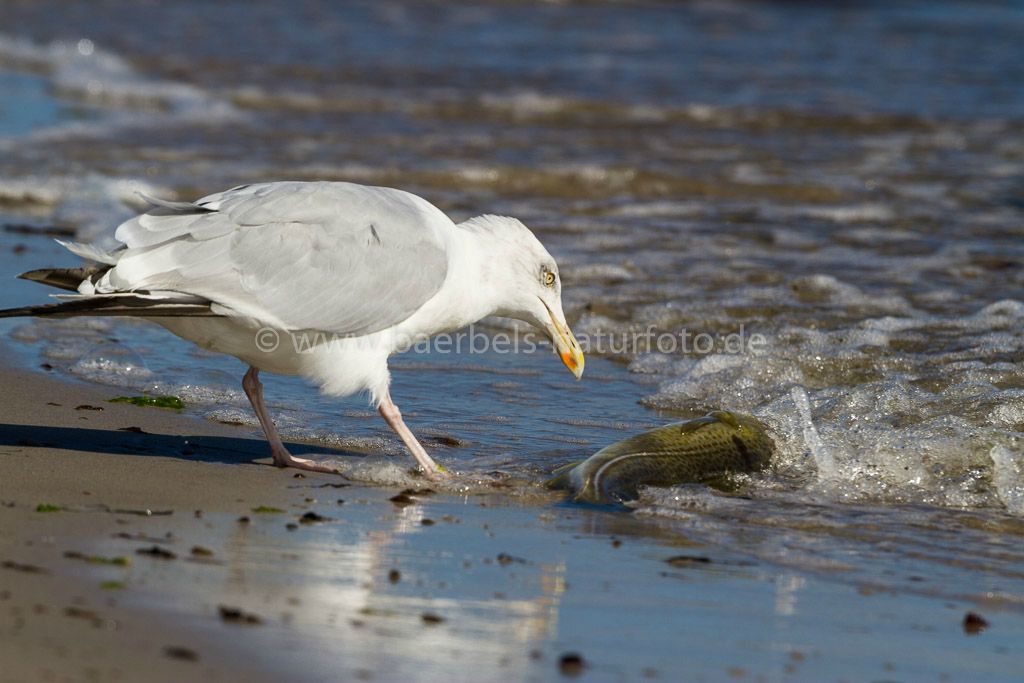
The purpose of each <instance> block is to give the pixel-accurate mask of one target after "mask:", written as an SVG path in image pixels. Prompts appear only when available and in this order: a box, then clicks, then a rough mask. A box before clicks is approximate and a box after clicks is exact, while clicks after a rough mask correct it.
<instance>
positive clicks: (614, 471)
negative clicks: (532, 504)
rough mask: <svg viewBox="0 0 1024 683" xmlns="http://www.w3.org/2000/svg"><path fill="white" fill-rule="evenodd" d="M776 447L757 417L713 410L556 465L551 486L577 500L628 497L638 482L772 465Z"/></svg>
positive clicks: (703, 478)
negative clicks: (561, 466) (581, 459)
mask: <svg viewBox="0 0 1024 683" xmlns="http://www.w3.org/2000/svg"><path fill="white" fill-rule="evenodd" d="M774 448H775V445H774V444H773V443H772V440H771V439H770V438H769V437H768V435H767V434H765V431H764V428H763V427H762V426H761V424H760V423H759V422H758V421H757V420H755V419H754V418H752V417H748V416H746V415H738V414H736V413H729V412H725V411H715V412H713V413H710V414H708V415H705V416H704V417H700V418H697V419H695V420H687V421H686V422H677V423H675V424H670V425H665V426H664V427H658V428H656V429H652V430H650V431H646V432H644V433H643V434H637V435H636V436H631V437H629V438H628V439H625V440H623V441H619V442H618V443H614V444H612V445H610V446H607V447H605V448H602V449H601V450H599V451H598V452H597V453H595V454H594V455H592V456H590V457H589V458H587V459H586V460H584V461H583V462H581V463H576V464H572V465H567V466H566V467H563V468H561V469H560V470H556V471H555V473H554V476H553V477H552V478H551V479H550V480H549V481H548V482H547V486H548V487H549V488H555V489H569V490H571V491H573V492H574V494H575V495H574V496H573V498H574V500H578V501H586V502H591V503H608V502H615V501H622V500H629V499H631V498H636V496H637V488H638V487H640V486H672V485H674V484H687V483H709V482H714V481H715V480H717V479H721V478H722V477H724V476H725V475H727V474H730V473H737V472H756V471H758V470H761V469H764V468H765V467H766V466H767V465H768V462H769V460H770V459H771V455H772V451H773V450H774Z"/></svg>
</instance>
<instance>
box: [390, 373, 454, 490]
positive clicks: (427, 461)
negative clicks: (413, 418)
mask: <svg viewBox="0 0 1024 683" xmlns="http://www.w3.org/2000/svg"><path fill="white" fill-rule="evenodd" d="M378 410H379V411H380V416H381V417H383V418H384V421H385V422H387V423H388V426H389V427H391V428H392V429H393V430H395V433H396V434H398V436H399V438H401V439H402V443H404V444H405V447H406V448H408V449H409V452H410V453H411V454H412V457H414V458H416V462H417V463H419V466H420V469H421V470H423V474H424V475H425V476H426V477H427V478H428V479H433V480H435V481H436V480H438V479H441V478H442V477H443V476H444V470H443V469H441V467H440V466H439V465H438V464H437V463H436V462H434V459H433V458H431V457H430V456H429V455H428V454H427V451H426V449H424V448H423V446H421V445H420V442H419V441H417V440H416V437H415V436H413V434H412V432H411V431H409V428H408V427H406V426H405V422H403V421H402V413H400V412H399V411H398V406H396V405H395V402H394V401H392V400H391V394H390V393H385V394H384V400H383V401H381V402H380V407H379V408H378Z"/></svg>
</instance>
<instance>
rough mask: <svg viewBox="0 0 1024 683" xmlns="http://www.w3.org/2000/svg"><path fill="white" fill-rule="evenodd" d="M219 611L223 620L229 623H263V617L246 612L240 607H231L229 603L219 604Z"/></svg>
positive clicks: (254, 624)
mask: <svg viewBox="0 0 1024 683" xmlns="http://www.w3.org/2000/svg"><path fill="white" fill-rule="evenodd" d="M217 613H218V614H220V618H221V621H224V622H227V623H229V624H244V625H247V626H258V625H260V624H262V623H263V618H262V617H260V616H259V615H257V614H253V613H252V612H244V611H242V609H241V608H239V607H229V606H228V605H218V607H217Z"/></svg>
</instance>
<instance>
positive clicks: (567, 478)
mask: <svg viewBox="0 0 1024 683" xmlns="http://www.w3.org/2000/svg"><path fill="white" fill-rule="evenodd" d="M581 462H583V461H582V460H579V461H577V462H571V463H569V464H568V465H562V466H561V467H559V468H558V469H556V470H555V471H554V472H552V473H551V478H550V479H548V480H547V481H546V482H544V486H545V487H547V488H549V489H568V488H572V479H571V474H572V471H573V470H574V469H575V468H576V466H577V465H579V464H580V463H581Z"/></svg>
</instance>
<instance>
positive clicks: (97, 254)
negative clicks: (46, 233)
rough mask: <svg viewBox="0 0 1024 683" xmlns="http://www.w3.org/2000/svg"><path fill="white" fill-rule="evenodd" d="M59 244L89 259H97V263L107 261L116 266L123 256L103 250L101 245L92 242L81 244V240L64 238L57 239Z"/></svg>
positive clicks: (109, 264) (106, 262)
mask: <svg viewBox="0 0 1024 683" xmlns="http://www.w3.org/2000/svg"><path fill="white" fill-rule="evenodd" d="M57 244H59V245H60V246H62V247H64V248H65V249H67V250H68V251H70V252H71V253H72V254H75V255H76V256H81V257H82V258H84V259H86V260H87V261H95V262H96V263H105V264H107V265H108V266H116V265H117V260H118V259H119V258H120V257H121V255H120V254H118V253H116V252H115V253H111V252H109V251H103V250H102V249H100V248H99V247H96V246H93V245H92V244H81V243H79V242H65V241H64V240H57Z"/></svg>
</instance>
